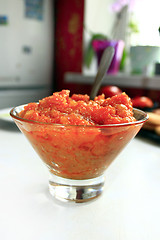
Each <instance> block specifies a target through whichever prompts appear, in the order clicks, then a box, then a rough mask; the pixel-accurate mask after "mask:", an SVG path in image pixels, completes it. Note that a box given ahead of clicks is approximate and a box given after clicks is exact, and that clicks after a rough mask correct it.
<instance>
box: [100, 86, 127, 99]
mask: <svg viewBox="0 0 160 240" xmlns="http://www.w3.org/2000/svg"><path fill="white" fill-rule="evenodd" d="M102 93H104V95H105V97H106V98H107V97H112V96H115V95H119V94H121V93H122V91H121V89H120V88H118V87H117V86H105V87H102V88H101V89H100V94H102Z"/></svg>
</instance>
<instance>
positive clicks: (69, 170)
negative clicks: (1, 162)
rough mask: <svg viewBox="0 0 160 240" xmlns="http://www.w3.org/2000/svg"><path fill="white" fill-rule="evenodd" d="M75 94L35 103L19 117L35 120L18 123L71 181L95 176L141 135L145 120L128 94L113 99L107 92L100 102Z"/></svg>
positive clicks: (47, 160) (54, 170)
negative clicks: (135, 113) (138, 119)
mask: <svg viewBox="0 0 160 240" xmlns="http://www.w3.org/2000/svg"><path fill="white" fill-rule="evenodd" d="M69 93H70V92H69V91H68V90H63V91H61V92H56V93H53V95H52V96H49V97H46V98H44V99H42V100H40V101H39V103H29V104H28V105H26V106H25V107H24V110H22V111H21V112H20V114H19V116H20V117H21V118H24V119H28V120H34V121H35V122H33V121H17V125H18V126H19V128H20V129H21V131H22V132H23V133H24V134H25V135H26V137H27V138H28V139H29V141H30V142H31V144H32V146H33V147H34V149H35V150H36V151H37V153H38V154H39V155H40V157H41V158H42V160H43V161H44V162H45V163H46V165H47V166H48V167H49V169H50V171H51V172H52V173H54V174H55V175H57V176H60V177H64V178H69V179H79V180H82V179H90V178H95V177H98V176H100V175H102V174H103V173H104V171H105V169H106V168H107V167H108V166H109V164H110V163H111V162H112V160H113V159H115V157H116V156H117V155H118V154H119V152H120V151H121V150H122V149H123V148H124V146H125V145H126V144H127V143H128V142H129V140H130V139H132V138H133V137H134V136H135V135H136V133H137V132H138V130H139V129H140V124H136V122H135V118H134V117H133V109H132V103H131V100H130V98H129V97H128V96H127V95H126V94H125V93H122V94H120V95H117V96H113V97H112V98H107V99H105V98H104V95H101V96H98V97H96V98H95V100H94V101H92V100H90V99H89V96H88V95H80V94H78V95H76V94H74V95H73V96H71V97H70V96H69ZM37 121H39V122H40V123H39V122H37ZM130 122H133V124H124V125H123V124H122V125H113V124H119V123H130ZM134 122H135V123H134ZM43 123H45V124H43ZM46 123H51V124H46ZM54 123H56V124H54ZM106 124H109V125H106ZM77 125H78V126H77Z"/></svg>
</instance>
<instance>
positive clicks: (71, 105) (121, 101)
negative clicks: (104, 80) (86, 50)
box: [20, 90, 135, 125]
mask: <svg viewBox="0 0 160 240" xmlns="http://www.w3.org/2000/svg"><path fill="white" fill-rule="evenodd" d="M69 94H70V91H69V90H62V91H61V92H56V93H53V95H52V96H49V97H46V98H44V99H42V100H40V101H39V103H29V104H28V105H27V106H26V107H25V108H24V111H22V112H21V113H20V117H22V118H25V119H29V120H34V121H40V122H46V123H58V124H69V125H106V124H115V123H127V122H133V121H135V118H134V117H133V108H132V102H131V100H130V98H129V97H128V96H127V95H126V94H125V93H122V94H120V95H116V96H113V97H111V98H107V99H105V97H104V95H103V94H102V95H100V96H98V97H96V98H95V99H94V101H92V100H90V99H89V96H88V95H80V94H74V95H72V96H71V97H70V96H69Z"/></svg>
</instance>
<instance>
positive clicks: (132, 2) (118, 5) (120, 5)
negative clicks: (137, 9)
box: [111, 0, 136, 12]
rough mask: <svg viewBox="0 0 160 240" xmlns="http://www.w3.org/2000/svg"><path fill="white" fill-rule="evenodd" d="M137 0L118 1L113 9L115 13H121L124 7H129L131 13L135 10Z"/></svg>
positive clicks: (113, 5)
mask: <svg viewBox="0 0 160 240" xmlns="http://www.w3.org/2000/svg"><path fill="white" fill-rule="evenodd" d="M135 1H136V0H116V1H115V2H114V3H113V4H112V6H111V8H112V11H113V12H119V11H120V10H121V9H122V8H123V7H124V6H126V5H128V9H129V10H130V11H132V10H133V8H134V5H135Z"/></svg>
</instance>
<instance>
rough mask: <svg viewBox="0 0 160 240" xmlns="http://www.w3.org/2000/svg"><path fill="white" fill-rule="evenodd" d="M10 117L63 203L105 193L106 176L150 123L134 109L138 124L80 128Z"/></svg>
mask: <svg viewBox="0 0 160 240" xmlns="http://www.w3.org/2000/svg"><path fill="white" fill-rule="evenodd" d="M24 106H25V105H21V106H18V107H15V108H13V109H12V110H11V112H10V115H11V117H12V118H13V120H14V121H15V123H16V125H17V126H18V128H19V129H20V130H21V132H22V133H23V134H24V135H25V136H26V137H27V139H28V140H29V142H30V143H31V145H32V146H33V148H34V149H35V151H36V152H37V153H38V155H39V156H40V158H41V159H42V160H43V162H44V163H45V165H46V166H47V167H48V170H49V173H50V178H49V190H50V193H51V195H52V196H54V197H55V198H57V199H59V200H66V201H74V202H86V201H89V200H92V199H94V198H96V197H98V196H99V195H100V194H101V193H102V192H103V186H104V180H105V178H104V172H105V170H106V169H107V168H108V166H109V165H110V164H111V162H112V161H113V160H114V159H115V158H116V157H117V155H118V154H119V153H120V152H121V151H122V149H123V148H124V147H125V146H126V145H127V144H128V143H129V141H130V140H131V139H132V138H133V137H134V136H135V135H136V134H137V133H138V131H139V130H140V128H141V127H142V125H143V124H144V122H145V121H146V120H147V119H148V116H147V114H146V113H145V112H143V111H141V110H138V109H134V117H135V118H136V121H135V122H131V123H123V124H112V125H111V124H110V125H96V126H80V125H61V124H53V123H42V122H38V121H32V120H27V119H23V118H20V117H19V112H20V111H22V110H23V109H24Z"/></svg>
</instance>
